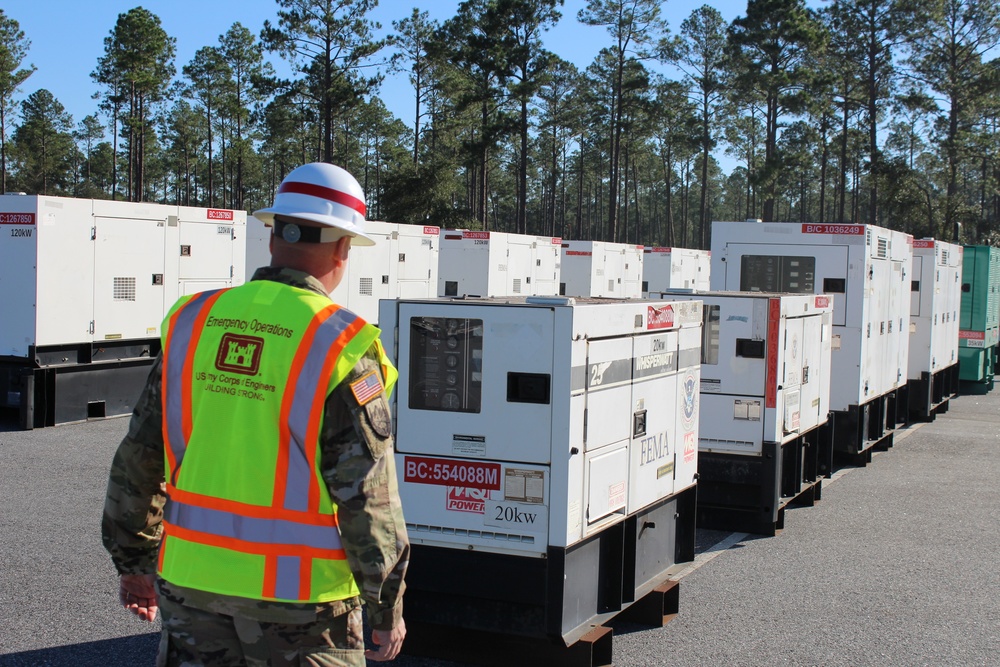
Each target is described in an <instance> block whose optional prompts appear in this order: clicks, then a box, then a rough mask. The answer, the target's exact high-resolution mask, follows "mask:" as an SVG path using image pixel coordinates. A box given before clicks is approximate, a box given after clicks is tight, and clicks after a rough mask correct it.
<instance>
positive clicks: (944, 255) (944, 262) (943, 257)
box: [938, 250, 948, 266]
mask: <svg viewBox="0 0 1000 667" xmlns="http://www.w3.org/2000/svg"><path fill="white" fill-rule="evenodd" d="M938 264H939V265H940V266H948V251H947V250H942V251H941V261H940V262H939V263H938Z"/></svg>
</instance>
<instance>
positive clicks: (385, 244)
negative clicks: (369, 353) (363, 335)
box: [330, 220, 441, 324]
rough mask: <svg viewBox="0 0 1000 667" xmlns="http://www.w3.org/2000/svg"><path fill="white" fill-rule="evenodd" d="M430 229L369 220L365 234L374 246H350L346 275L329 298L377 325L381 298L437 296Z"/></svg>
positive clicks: (435, 229) (435, 252) (435, 235)
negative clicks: (373, 242) (370, 238)
mask: <svg viewBox="0 0 1000 667" xmlns="http://www.w3.org/2000/svg"><path fill="white" fill-rule="evenodd" d="M440 232H441V230H440V228H438V227H435V226H433V225H407V224H400V223H392V222H380V221H377V220H369V221H368V222H366V223H365V233H366V234H367V235H368V236H370V237H372V239H373V240H374V241H375V245H373V246H355V247H352V248H351V255H350V257H349V258H348V260H347V275H345V276H344V279H343V280H342V281H341V282H340V285H338V286H337V288H336V289H335V290H333V293H331V294H330V297H331V298H332V299H333V300H334V301H335V302H336V303H338V304H341V305H343V306H344V307H346V308H347V309H348V310H350V311H351V312H353V313H355V314H357V315H359V316H361V317H362V318H364V319H365V320H366V321H368V322H371V323H372V324H378V302H379V300H381V299H397V298H404V299H415V298H427V297H433V296H435V295H436V294H437V282H438V280H437V278H438V252H439V250H440V248H439V246H438V243H439V241H438V236H439V234H440Z"/></svg>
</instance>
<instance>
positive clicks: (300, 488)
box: [158, 280, 397, 602]
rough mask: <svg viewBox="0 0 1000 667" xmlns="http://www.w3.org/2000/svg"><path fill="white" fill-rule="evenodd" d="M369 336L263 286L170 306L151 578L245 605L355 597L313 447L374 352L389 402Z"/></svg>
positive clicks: (321, 307) (295, 296)
mask: <svg viewBox="0 0 1000 667" xmlns="http://www.w3.org/2000/svg"><path fill="white" fill-rule="evenodd" d="M378 335H379V330H378V329H377V328H375V327H373V326H372V325H370V324H368V323H366V322H365V321H364V320H363V319H361V318H360V317H358V316H356V315H355V314H353V313H351V312H350V311H348V310H346V309H344V308H340V307H339V306H336V305H334V304H332V303H331V302H330V300H329V299H326V298H324V297H323V296H322V295H319V294H317V293H315V292H311V291H309V290H306V289H300V288H296V287H291V286H288V285H284V284H281V283H277V282H274V281H268V280H256V281H252V282H250V283H247V284H245V285H243V286H241V287H236V288H230V289H223V290H217V291H211V292H202V293H200V294H196V295H193V296H191V297H188V298H186V299H182V300H181V301H179V302H178V303H177V304H176V305H175V306H174V307H173V309H172V310H171V311H170V313H169V314H168V315H167V318H166V320H165V321H164V324H163V341H162V342H163V376H162V377H163V379H162V382H163V386H162V401H163V436H164V458H165V470H166V477H167V480H166V481H167V495H168V497H169V500H168V502H167V504H166V507H165V508H164V517H163V526H164V538H163V541H162V543H161V547H160V558H159V566H158V570H159V573H160V576H162V577H163V578H164V579H165V580H167V581H169V582H171V583H174V584H176V585H178V586H185V587H189V588H194V589H198V590H203V591H209V592H213V593H221V594H224V595H234V596H239V597H245V598H250V599H257V600H277V601H282V602H328V601H331V600H344V599H347V598H350V597H354V596H356V595H358V588H357V585H356V583H355V581H354V577H353V575H352V573H351V570H350V567H349V566H348V564H347V561H346V556H345V553H344V550H343V547H342V545H341V541H340V532H339V529H338V525H337V506H336V504H335V503H334V502H333V501H332V500H331V498H330V494H329V492H328V490H327V488H326V484H325V482H324V481H323V478H322V477H321V475H320V472H319V447H320V443H319V435H320V433H321V430H320V429H321V426H322V420H323V413H324V406H325V403H326V399H327V397H328V396H329V395H330V393H331V392H332V391H333V390H334V388H336V387H337V385H338V384H340V382H341V381H343V380H344V378H345V377H347V375H348V373H349V372H350V371H351V370H352V369H353V368H354V366H355V364H357V362H358V361H359V360H360V359H361V357H362V356H363V355H364V354H365V352H366V351H367V350H368V349H369V348H370V347H371V346H372V345H373V344H374V345H375V346H376V347H377V348H378V350H379V352H380V353H381V355H382V369H383V377H384V378H385V389H386V391H387V393H388V392H390V391H391V390H392V386H393V384H394V383H395V381H396V378H397V373H396V369H395V368H394V367H393V366H392V364H391V363H390V362H389V360H388V358H387V357H386V356H385V352H384V351H383V350H382V347H381V345H380V344H379V340H378ZM374 379H375V380H378V378H377V375H376V377H375V378H374ZM372 385H373V380H372V378H368V379H367V382H366V384H365V386H366V387H371V386H372ZM375 388H376V390H377V386H376V387H375ZM376 395H377V394H376Z"/></svg>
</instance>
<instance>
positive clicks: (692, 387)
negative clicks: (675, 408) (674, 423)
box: [682, 373, 698, 426]
mask: <svg viewBox="0 0 1000 667" xmlns="http://www.w3.org/2000/svg"><path fill="white" fill-rule="evenodd" d="M683 387H684V403H683V406H682V407H683V408H684V423H685V424H686V425H687V426H690V425H691V424H693V423H694V408H695V400H696V398H697V396H698V382H697V381H696V380H695V379H694V375H691V374H690V373H689V374H688V376H687V377H686V378H684V385H683Z"/></svg>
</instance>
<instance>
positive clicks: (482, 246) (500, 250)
mask: <svg viewBox="0 0 1000 667" xmlns="http://www.w3.org/2000/svg"><path fill="white" fill-rule="evenodd" d="M558 242H559V240H558V239H553V238H551V237H548V236H531V235H525V234H508V233H504V232H478V231H468V230H451V229H445V230H442V231H441V254H440V258H439V267H438V288H437V294H438V296H462V295H475V296H530V295H537V294H542V295H550V296H551V295H554V294H555V290H556V289H557V288H558V284H559V270H560V265H559V262H558V261H557V260H556V257H555V255H554V253H553V251H552V246H553V245H555V246H556V247H557V248H558Z"/></svg>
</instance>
